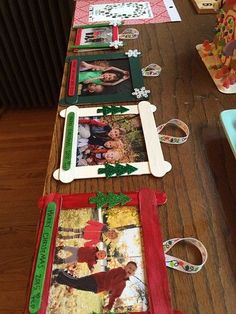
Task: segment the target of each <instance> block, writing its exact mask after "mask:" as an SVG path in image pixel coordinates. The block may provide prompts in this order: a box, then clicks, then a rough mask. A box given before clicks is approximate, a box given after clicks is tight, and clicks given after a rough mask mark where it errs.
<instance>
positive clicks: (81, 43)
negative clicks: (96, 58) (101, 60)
mask: <svg viewBox="0 0 236 314" xmlns="http://www.w3.org/2000/svg"><path fill="white" fill-rule="evenodd" d="M113 24H114V23H113V22H111V23H100V24H93V25H79V26H77V27H76V28H75V31H76V35H75V41H74V44H73V45H71V49H73V50H74V51H75V50H76V51H77V50H80V49H104V48H114V49H118V48H119V47H122V46H123V41H121V40H119V26H118V25H113Z"/></svg>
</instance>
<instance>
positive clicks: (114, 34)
mask: <svg viewBox="0 0 236 314" xmlns="http://www.w3.org/2000/svg"><path fill="white" fill-rule="evenodd" d="M100 27H110V28H111V30H112V41H115V40H119V27H118V26H114V25H110V23H100V24H90V25H80V26H77V27H76V28H74V29H75V30H76V37H75V42H74V45H71V46H70V48H71V49H75V50H77V49H93V48H95V49H97V48H101V49H102V48H111V47H110V43H111V42H106V43H91V44H89V45H86V44H80V42H81V33H82V30H83V29H87V28H100Z"/></svg>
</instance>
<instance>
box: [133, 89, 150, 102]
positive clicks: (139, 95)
mask: <svg viewBox="0 0 236 314" xmlns="http://www.w3.org/2000/svg"><path fill="white" fill-rule="evenodd" d="M149 93H150V90H149V89H146V88H145V87H144V86H143V87H141V88H140V89H139V88H135V89H134V92H133V93H132V95H134V96H136V98H138V99H139V98H142V97H144V98H148V94H149Z"/></svg>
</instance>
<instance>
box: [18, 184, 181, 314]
mask: <svg viewBox="0 0 236 314" xmlns="http://www.w3.org/2000/svg"><path fill="white" fill-rule="evenodd" d="M98 194H99V193H98ZM98 194H97V196H96V195H95V194H94V193H86V194H72V195H63V194H57V193H52V194H50V195H48V196H44V197H42V198H41V199H40V201H39V208H40V209H41V215H40V221H39V225H38V230H37V240H36V248H35V253H34V259H33V264H32V270H31V274H30V278H29V285H28V290H27V299H26V306H25V311H24V313H25V314H29V313H30V314H33V313H38V314H43V313H46V311H47V310H48V309H47V307H48V306H49V295H50V293H51V292H50V288H51V286H52V283H51V276H53V264H54V262H55V260H54V258H55V251H56V246H57V245H58V242H57V239H58V233H59V232H60V229H59V223H60V215H61V213H62V211H63V212H64V214H66V212H67V211H70V210H71V209H73V211H74V212H78V213H79V212H80V211H83V210H84V209H85V208H90V209H93V210H95V211H99V210H101V209H102V207H103V206H100V207H98V206H97V205H98V203H97V204H96V202H95V203H94V202H92V199H95V200H96V198H97V197H98ZM101 194H103V193H101ZM103 196H104V197H106V195H103ZM114 196H115V197H117V196H118V195H117V194H114ZM123 196H125V197H126V204H125V206H126V210H129V208H130V210H131V209H132V208H131V207H134V206H135V208H136V210H137V214H138V215H139V219H140V226H141V227H142V238H143V250H142V255H143V256H144V265H143V271H144V272H145V273H146V276H145V277H146V287H147V291H148V292H147V295H148V310H145V311H143V310H142V309H141V310H139V311H137V312H135V313H137V314H138V313H142V314H144V313H146V314H148V313H149V314H159V313H161V314H173V313H176V314H177V313H178V314H180V312H178V311H174V310H173V309H172V306H171V298H170V292H169V287H168V278H167V271H166V265H165V256H164V251H163V241H162V236H161V227H160V223H159V217H158V211H157V207H158V206H160V205H162V204H164V203H165V202H166V195H165V193H162V192H158V191H153V190H148V189H143V190H140V191H139V192H129V193H125V194H123ZM107 206H108V205H107ZM119 206H120V207H121V209H122V208H123V207H122V206H124V204H123V205H116V207H115V208H117V209H118V208H119ZM108 209H109V207H106V205H105V208H103V209H102V210H103V211H104V212H105V213H106V211H107V210H108ZM153 239H155V241H153ZM150 242H151V243H152V245H150ZM62 287H63V286H62ZM67 295H68V294H67ZM75 297H76V298H78V299H79V300H80V303H81V301H82V300H81V295H79V296H78V295H75ZM64 298H66V295H65V296H64ZM126 313H127V312H126ZM132 313H134V312H132Z"/></svg>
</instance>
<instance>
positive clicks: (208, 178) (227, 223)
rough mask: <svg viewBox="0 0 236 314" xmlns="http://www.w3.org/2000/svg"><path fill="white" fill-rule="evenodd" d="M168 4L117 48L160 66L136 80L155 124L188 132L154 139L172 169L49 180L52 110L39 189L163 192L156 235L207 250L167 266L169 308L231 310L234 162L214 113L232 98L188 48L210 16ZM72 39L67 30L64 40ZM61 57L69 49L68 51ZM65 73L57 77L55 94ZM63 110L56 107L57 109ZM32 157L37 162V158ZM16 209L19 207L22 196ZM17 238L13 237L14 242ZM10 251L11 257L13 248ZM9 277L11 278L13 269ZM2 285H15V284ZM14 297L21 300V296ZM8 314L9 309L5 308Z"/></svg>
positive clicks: (235, 244)
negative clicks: (182, 265) (175, 123)
mask: <svg viewBox="0 0 236 314" xmlns="http://www.w3.org/2000/svg"><path fill="white" fill-rule="evenodd" d="M175 4H176V6H177V8H178V11H179V13H180V16H181V18H182V21H181V22H178V23H165V24H148V25H137V26H135V27H136V28H137V29H138V30H139V31H140V36H139V38H138V39H137V40H133V41H132V40H131V41H127V46H126V47H125V50H128V49H132V48H137V49H138V50H139V51H141V52H142V57H141V62H142V66H146V65H148V64H150V63H157V64H159V65H160V66H161V67H162V72H161V75H160V77H158V78H145V79H144V80H145V86H146V88H148V89H150V90H151V96H150V102H151V103H153V104H155V105H156V106H157V111H156V113H155V119H156V123H157V125H159V124H161V123H164V122H166V121H168V120H169V119H171V118H179V119H181V120H183V121H184V122H185V123H186V124H187V125H188V126H189V128H190V137H189V140H188V141H187V142H186V143H185V144H183V145H178V146H171V145H167V144H162V149H163V153H164V156H165V159H166V160H167V161H169V162H171V164H172V166H173V169H172V170H171V172H169V173H168V174H166V175H165V177H164V178H161V179H160V178H159V179H158V178H155V177H153V176H151V175H143V176H129V177H120V178H112V179H89V180H76V181H74V182H72V183H70V184H63V183H60V182H58V181H55V180H54V179H53V177H52V173H53V171H54V170H55V169H57V168H58V167H59V162H60V153H61V141H62V130H63V126H64V121H63V119H61V118H60V117H59V115H58V114H57V116H56V121H55V126H54V132H53V139H52V144H51V150H50V156H49V162H48V168H47V173H46V178H45V185H44V194H48V193H50V192H59V193H79V192H96V191H102V192H108V191H113V192H120V191H121V192H126V191H136V190H139V189H141V188H150V189H157V190H160V191H165V192H166V193H167V199H168V200H167V203H166V205H164V206H162V207H160V210H159V215H160V222H161V225H162V234H163V240H166V239H170V238H175V237H195V238H198V239H199V240H200V241H202V242H203V243H204V245H205V246H206V248H207V250H208V254H209V258H208V262H207V264H206V266H205V267H204V268H203V269H202V271H200V272H199V273H197V274H195V275H187V274H184V273H180V272H177V271H174V270H168V276H169V286H170V291H171V295H172V302H173V306H174V308H176V309H179V310H182V311H183V313H185V314H197V313H201V314H225V313H229V314H233V313H235V309H236V298H235V292H236V283H235V265H236V231H235V225H236V197H235V194H236V176H235V173H236V162H235V159H234V157H233V154H232V152H231V150H230V148H229V145H228V142H227V140H226V138H225V135H224V133H223V130H222V127H221V124H220V121H219V114H220V112H221V111H222V110H225V109H231V108H235V102H236V96H235V95H225V94H221V93H220V92H219V91H218V90H217V89H216V87H215V85H214V83H213V81H212V80H211V78H210V76H209V74H208V72H207V70H206V68H205V67H204V65H203V63H202V62H201V60H200V57H199V56H198V53H197V51H196V48H195V46H196V45H197V44H199V43H201V42H203V41H204V40H205V39H209V40H211V39H212V38H213V36H214V32H213V28H214V24H215V16H214V15H199V14H197V13H196V11H195V9H194V7H193V5H192V3H191V2H190V1H186V0H176V1H175ZM125 28H126V27H125V26H122V28H121V29H122V30H123V29H125ZM73 36H74V32H73V31H72V33H71V39H72V38H73ZM122 50H123V49H121V51H122ZM93 53H94V54H95V52H93ZM96 53H99V52H96ZM101 53H102V52H101ZM68 54H73V53H72V52H71V51H68ZM81 54H82V53H81ZM83 54H88V52H86V53H85V52H84V53H83ZM65 72H66V71H65ZM65 78H66V76H65V75H64V78H63V81H62V91H61V93H63V87H64V86H65ZM63 108H64V107H62V106H59V107H58V112H59V111H60V110H61V109H63ZM40 145H41V144H40ZM38 158H39V160H40V156H38ZM19 180H20V178H19ZM18 184H20V181H19V182H18ZM25 201H26V200H25ZM26 202H27V201H26ZM36 203H37V199H35V204H36ZM21 206H22V207H24V201H22V202H21ZM9 210H10V209H9ZM26 219H29V218H28V217H26ZM26 226H28V227H26V228H30V235H31V236H33V229H34V227H35V228H36V221H35V220H34V221H33V222H32V225H31V224H30V223H29V222H28V223H26ZM29 226H30V227H29ZM24 232H27V229H26V230H24ZM24 232H23V233H24ZM20 238H21V235H19V241H20ZM12 241H13V239H12ZM28 241H31V242H30V245H31V249H32V251H31V253H32V254H33V249H34V247H33V241H32V239H31V240H28ZM153 241H155V239H153ZM13 242H14V241H13ZM12 245H13V244H12ZM20 245H21V244H20V243H19V246H20ZM14 246H16V244H14ZM9 250H10V248H9ZM14 252H16V253H15V254H17V250H16V249H15V251H14ZM27 253H28V251H27ZM171 253H172V254H171V255H176V256H178V257H182V258H184V259H187V260H188V261H190V262H192V263H200V262H201V259H200V257H199V254H198V252H196V251H195V250H194V249H193V248H191V247H185V246H184V245H179V246H178V247H176V248H174V249H173V251H172V252H171ZM6 254H7V253H6ZM8 255H9V253H8ZM3 258H4V257H3ZM15 258H17V257H15ZM8 259H10V255H9V256H8V257H7V261H8ZM19 259H22V268H23V263H24V258H23V257H22V254H21V253H19ZM7 261H6V267H7V264H8V263H9V261H8V262H7ZM153 263H155V261H153ZM156 267H158V265H156ZM27 270H28V271H29V269H27ZM15 276H16V278H18V277H19V276H20V274H19V272H18V273H17V274H15ZM24 278H25V277H24ZM1 281H2V277H1ZM157 284H158V283H157ZM7 287H8V289H12V290H13V291H15V290H16V287H14V288H13V287H9V286H7ZM3 288H4V286H3ZM14 289H15V290H14ZM20 297H21V298H22V299H23V298H24V296H23V294H21V296H20ZM5 301H6V300H5ZM2 313H4V310H3V311H2ZM5 313H7V311H6V312H5ZM12 313H16V311H14V310H12ZM160 314H161V313H160Z"/></svg>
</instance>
